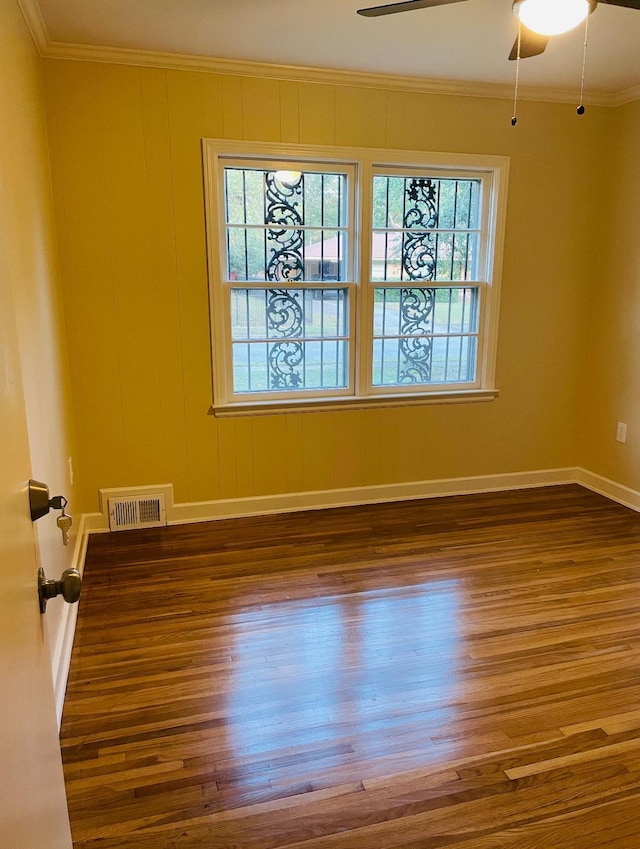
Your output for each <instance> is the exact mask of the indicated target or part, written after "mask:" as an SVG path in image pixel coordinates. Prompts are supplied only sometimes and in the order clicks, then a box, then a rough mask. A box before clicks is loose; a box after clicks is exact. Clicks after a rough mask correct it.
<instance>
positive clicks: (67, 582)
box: [38, 566, 82, 613]
mask: <svg viewBox="0 0 640 849" xmlns="http://www.w3.org/2000/svg"><path fill="white" fill-rule="evenodd" d="M81 591H82V576H81V575H80V572H78V570H77V569H65V570H64V572H63V573H62V577H61V578H60V580H59V581H52V580H50V579H49V578H47V576H46V575H45V573H44V569H43V568H42V566H41V567H40V568H39V569H38V598H39V599H40V613H45V611H46V609H47V602H48V601H49V599H51V598H55V597H56V596H58V595H61V596H62V597H63V598H64V600H65V601H66V602H68V604H74V603H75V602H76V601H78V599H79V598H80V593H81Z"/></svg>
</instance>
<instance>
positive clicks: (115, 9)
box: [32, 0, 640, 97]
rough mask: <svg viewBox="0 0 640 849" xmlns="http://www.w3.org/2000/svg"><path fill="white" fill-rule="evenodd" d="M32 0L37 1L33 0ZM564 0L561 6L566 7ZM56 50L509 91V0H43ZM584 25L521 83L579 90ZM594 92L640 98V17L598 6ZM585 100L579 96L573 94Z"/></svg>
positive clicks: (527, 65)
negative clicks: (429, 3) (411, 2)
mask: <svg viewBox="0 0 640 849" xmlns="http://www.w3.org/2000/svg"><path fill="white" fill-rule="evenodd" d="M32 2H33V0H32ZM558 2H561V0H558ZM37 3H38V5H39V8H40V11H41V14H42V18H43V20H44V24H45V26H46V32H47V35H48V39H49V42H50V50H49V51H47V50H45V54H46V53H47V52H49V55H55V48H56V47H58V48H59V47H60V45H62V44H64V45H68V44H74V45H92V46H95V47H101V48H104V47H109V48H114V47H115V48H123V49H130V50H136V51H140V50H143V51H154V52H161V53H176V54H183V55H185V54H186V55H191V56H199V57H208V58H215V59H232V60H245V61H256V62H267V63H274V64H278V65H293V66H301V67H305V68H329V69H336V70H349V71H366V72H375V73H384V74H399V75H408V76H415V77H422V78H428V79H431V80H433V79H436V80H453V81H464V82H481V83H489V84H495V83H498V84H512V83H513V81H514V79H515V63H514V62H509V61H507V56H508V53H509V51H510V49H511V45H512V44H513V41H514V39H515V37H516V34H517V24H516V20H515V17H514V16H513V14H512V12H511V0H467V2H464V3H463V2H460V3H454V4H452V5H449V6H443V7H437V8H431V9H422V10H418V11H412V12H406V13H403V14H396V15H389V16H385V17H378V18H364V17H361V16H360V15H356V9H358V8H360V7H361V6H367V5H376V0H135V2H132V0H37ZM583 41H584V27H581V28H579V29H578V30H575V31H573V32H571V33H567V34H565V35H562V36H556V37H555V38H554V39H552V40H551V43H550V44H549V46H548V47H547V50H546V52H545V53H544V54H542V55H541V56H536V57H533V58H530V59H526V60H524V61H523V62H522V66H521V71H520V74H521V76H520V80H521V84H522V86H523V87H527V86H528V87H538V88H539V87H544V88H548V89H554V90H557V89H565V90H573V89H575V91H576V93H577V92H578V91H579V87H580V77H581V70H582V46H583ZM587 56H588V59H587V73H586V91H587V92H588V93H589V92H590V93H592V94H593V95H600V94H606V95H616V96H618V97H619V96H620V95H622V94H624V93H628V94H631V95H634V96H640V90H639V91H637V92H629V90H630V89H634V88H635V87H638V86H640V11H636V10H633V9H627V8H622V7H613V6H608V5H607V6H605V5H602V4H601V5H599V6H598V8H597V9H596V10H595V12H594V13H593V14H592V15H591V17H590V21H589V48H588V54H587ZM576 96H577V94H576Z"/></svg>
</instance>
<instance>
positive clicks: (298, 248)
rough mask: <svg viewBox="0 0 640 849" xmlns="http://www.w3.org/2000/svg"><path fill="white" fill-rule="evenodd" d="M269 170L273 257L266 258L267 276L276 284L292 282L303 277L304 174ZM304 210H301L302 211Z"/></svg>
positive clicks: (267, 220)
mask: <svg viewBox="0 0 640 849" xmlns="http://www.w3.org/2000/svg"><path fill="white" fill-rule="evenodd" d="M284 174H286V177H283V176H282V175H281V172H279V171H268V172H267V173H266V174H265V180H266V191H265V221H264V223H265V224H269V225H273V226H270V227H269V229H268V230H267V237H268V241H269V242H271V243H272V244H273V243H275V245H276V247H271V248H270V251H271V256H270V257H265V260H266V269H265V270H266V277H267V280H270V281H272V282H274V283H292V282H295V281H297V280H302V278H303V276H304V256H303V248H304V241H303V236H302V230H299V229H298V228H299V227H300V226H302V225H303V224H304V205H303V202H304V175H303V174H301V173H300V172H289V171H287V172H284ZM299 207H301V209H299Z"/></svg>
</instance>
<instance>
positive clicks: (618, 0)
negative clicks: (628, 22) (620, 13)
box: [599, 0, 640, 12]
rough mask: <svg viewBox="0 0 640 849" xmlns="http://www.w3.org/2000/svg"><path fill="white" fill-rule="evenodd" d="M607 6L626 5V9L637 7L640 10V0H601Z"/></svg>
mask: <svg viewBox="0 0 640 849" xmlns="http://www.w3.org/2000/svg"><path fill="white" fill-rule="evenodd" d="M599 2H600V3H604V4H605V5H606V6H624V7H625V8H626V9H637V10H638V11H639V12H640V0H599Z"/></svg>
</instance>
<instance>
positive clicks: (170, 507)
mask: <svg viewBox="0 0 640 849" xmlns="http://www.w3.org/2000/svg"><path fill="white" fill-rule="evenodd" d="M576 472H577V469H576V468H574V467H570V468H561V469H544V470H537V471H528V472H511V473H507V474H501V475H479V476H476V477H465V478H442V479H440V480H431V481H412V482H410V483H396V484H380V485H375V486H359V487H349V488H345V489H325V490H317V491H313V492H288V493H283V494H280V495H258V496H248V497H247V498H225V499H219V500H217V501H193V502H184V503H178V504H176V503H175V502H174V500H173V487H172V485H171V484H161V485H157V486H152V485H150V486H146V487H133V488H131V489H129V490H127V489H118V490H113V491H112V490H108V491H107V490H104V491H103V492H109V493H112V492H117V493H118V495H121V496H126V495H127V494H128V493H138V492H140V491H142V490H144V491H148V492H152V491H160V490H162V491H163V493H164V494H165V501H166V505H165V506H166V514H167V524H169V525H182V524H187V523H189V522H207V521H215V520H216V519H239V518H243V517H248V516H261V515H267V514H269V513H291V512H296V511H300V510H322V509H326V508H328V507H350V506H352V505H356V504H379V503H384V502H392V501H411V500H414V499H418V498H441V497H443V496H447V495H470V494H473V493H480V492H499V491H501V490H509V489H529V488H532V487H540V486H558V485H561V484H567V483H575V482H576ZM101 501H102V503H104V504H106V498H103V499H101ZM83 518H84V520H85V527H86V529H87V531H88V532H89V533H96V532H99V531H108V530H109V516H108V514H107V511H106V507H103V510H102V513H88V514H86V515H85V516H84V517H83Z"/></svg>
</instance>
